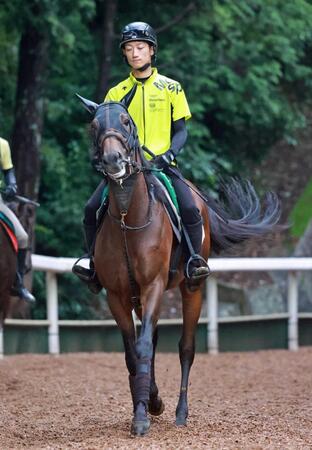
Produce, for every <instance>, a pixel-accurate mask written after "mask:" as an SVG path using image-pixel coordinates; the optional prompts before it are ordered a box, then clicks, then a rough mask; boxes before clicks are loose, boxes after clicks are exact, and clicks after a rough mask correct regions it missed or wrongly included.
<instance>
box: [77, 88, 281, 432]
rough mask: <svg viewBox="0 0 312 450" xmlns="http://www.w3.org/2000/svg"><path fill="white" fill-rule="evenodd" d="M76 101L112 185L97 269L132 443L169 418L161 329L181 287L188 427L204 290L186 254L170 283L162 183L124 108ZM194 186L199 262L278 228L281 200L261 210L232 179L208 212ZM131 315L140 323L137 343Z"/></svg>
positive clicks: (183, 420)
mask: <svg viewBox="0 0 312 450" xmlns="http://www.w3.org/2000/svg"><path fill="white" fill-rule="evenodd" d="M77 95H78V94H77ZM78 97H79V98H80V100H81V101H82V102H83V105H84V107H85V108H86V109H87V110H88V111H89V112H90V113H91V114H92V116H93V120H92V121H91V134H92V136H93V141H94V148H95V153H96V154H97V157H98V163H99V164H100V166H101V170H103V173H104V174H105V176H106V177H107V179H108V186H109V194H108V199H109V202H108V203H109V206H108V210H107V213H106V214H105V215H104V219H103V220H102V222H101V225H100V226H99V228H98V231H97V235H96V239H95V248H94V264H95V269H96V273H97V277H98V279H99V281H100V283H101V284H102V286H103V287H104V288H105V289H106V293H107V301H108V305H109V308H110V310H111V312H112V315H113V317H114V319H115V321H116V323H117V325H118V327H119V329H120V331H121V334H122V338H123V343H124V349H125V362H126V366H127V369H128V372H129V386H130V392H131V397H132V403H133V418H132V422H131V430H130V431H131V434H132V435H135V436H142V435H145V434H146V433H147V432H148V431H149V429H150V418H149V414H151V415H154V416H159V415H160V414H161V413H162V412H163V411H164V402H163V400H162V398H161V397H160V395H159V392H158V387H157V383H156V380H155V351H156V345H157V336H158V333H157V322H158V318H159V314H160V308H161V300H162V296H163V294H164V292H165V290H167V289H171V288H174V287H177V286H179V289H180V292H181V296H182V304H183V326H182V335H181V339H180V341H179V358H180V367H181V382H180V392H179V399H178V403H177V407H176V414H175V415H176V417H175V423H176V425H178V426H183V425H186V424H187V417H188V384H189V375H190V369H191V367H192V364H193V360H194V356H195V330H196V326H197V323H198V319H199V316H200V311H201V304H202V289H201V287H202V283H199V284H198V286H196V287H195V289H194V288H193V289H190V286H189V285H188V280H187V278H186V275H185V272H184V262H185V260H184V256H183V255H182V256H181V258H180V262H179V264H178V266H177V270H176V273H175V274H174V276H173V277H172V278H169V269H170V260H171V254H172V251H174V250H175V249H176V247H177V245H178V240H177V238H176V237H175V235H174V233H173V228H172V225H171V221H170V219H169V216H168V214H167V213H166V210H165V207H164V203H163V199H162V189H160V187H159V184H160V182H159V181H158V179H157V178H156V177H155V176H154V175H153V170H152V164H151V163H149V162H147V161H146V159H145V158H144V156H143V152H142V147H141V146H140V145H139V142H138V136H137V130H136V126H135V124H134V122H133V120H132V118H131V117H130V115H129V113H128V110H127V106H126V105H125V104H123V103H119V102H107V103H101V104H97V103H94V102H92V101H90V100H87V99H84V98H83V97H80V96H79V95H78ZM189 184H190V186H191V187H192V188H193V189H194V191H196V192H197V193H196V192H193V196H194V201H195V202H196V205H197V207H198V209H199V211H200V213H201V216H202V220H203V229H204V233H203V236H204V237H203V242H202V250H201V256H202V257H203V258H204V259H205V260H207V259H208V256H209V255H210V253H211V252H212V251H220V250H223V249H226V248H228V247H230V246H232V245H233V244H235V243H239V242H242V241H244V240H246V239H250V238H252V237H255V236H261V235H263V234H265V233H267V232H270V231H272V230H273V228H274V227H275V225H276V224H277V223H278V221H279V218H280V204H279V200H278V197H277V196H276V195H275V194H274V193H267V194H266V197H265V201H264V202H263V204H261V203H260V200H259V198H258V195H257V193H256V192H255V190H254V188H253V186H252V184H251V183H250V182H249V181H246V182H243V181H241V182H240V181H239V180H235V179H233V180H232V182H231V183H230V184H229V185H228V186H225V187H224V193H225V196H226V197H227V200H228V205H227V206H226V205H225V204H224V203H223V202H221V201H220V202H216V201H212V199H211V205H209V204H208V203H207V201H206V200H205V197H204V196H203V195H200V192H199V191H198V190H196V188H195V186H194V185H192V184H191V183H189ZM233 216H236V218H235V217H234V218H233ZM133 311H135V314H136V316H137V317H138V318H139V320H140V321H141V327H140V332H139V333H138V335H137V336H136V332H135V326H134V320H133Z"/></svg>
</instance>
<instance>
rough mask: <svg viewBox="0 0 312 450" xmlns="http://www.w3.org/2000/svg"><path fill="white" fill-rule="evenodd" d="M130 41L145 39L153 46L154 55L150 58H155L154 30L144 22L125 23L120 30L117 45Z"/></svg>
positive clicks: (155, 42) (155, 38) (121, 46)
mask: <svg viewBox="0 0 312 450" xmlns="http://www.w3.org/2000/svg"><path fill="white" fill-rule="evenodd" d="M131 41H145V42H148V43H149V44H150V45H152V46H153V48H154V55H153V57H152V59H155V58H156V51H157V37H156V33H155V30H154V29H153V28H152V27H151V26H150V25H149V24H148V23H145V22H131V23H129V24H128V25H126V26H125V27H124V28H123V30H122V32H121V39H120V43H119V47H120V48H123V46H124V45H125V44H126V43H127V42H131Z"/></svg>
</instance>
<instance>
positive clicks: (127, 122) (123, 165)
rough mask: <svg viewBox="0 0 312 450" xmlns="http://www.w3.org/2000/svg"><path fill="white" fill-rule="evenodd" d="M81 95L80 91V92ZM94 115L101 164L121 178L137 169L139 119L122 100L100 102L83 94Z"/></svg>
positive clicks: (98, 157)
mask: <svg viewBox="0 0 312 450" xmlns="http://www.w3.org/2000/svg"><path fill="white" fill-rule="evenodd" d="M77 95H78V94H77ZM78 97H79V98H80V100H81V101H82V102H83V105H84V106H85V108H86V109H87V110H88V111H89V112H90V113H91V114H93V115H94V117H93V120H92V122H91V131H92V135H93V142H94V156H95V158H96V160H97V166H98V167H99V168H100V170H101V171H102V172H103V173H104V174H105V175H108V176H109V177H110V178H111V179H113V180H115V181H118V182H121V181H122V180H124V179H125V178H127V177H128V176H129V175H131V174H132V173H134V172H136V171H137V167H138V166H137V162H136V161H135V158H136V151H137V150H138V148H139V141H138V135H137V129H136V126H135V123H134V122H133V120H132V118H131V117H130V115H129V113H128V110H127V108H126V106H125V105H124V104H123V103H119V102H107V103H101V104H99V105H98V104H97V103H94V102H91V101H90V100H87V99H84V98H83V97H80V96H79V95H78Z"/></svg>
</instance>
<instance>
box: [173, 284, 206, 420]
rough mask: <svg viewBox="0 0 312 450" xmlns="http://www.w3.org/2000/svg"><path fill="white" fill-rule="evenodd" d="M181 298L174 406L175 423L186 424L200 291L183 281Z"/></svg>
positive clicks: (200, 299) (200, 297) (200, 298)
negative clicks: (178, 375) (178, 376)
mask: <svg viewBox="0 0 312 450" xmlns="http://www.w3.org/2000/svg"><path fill="white" fill-rule="evenodd" d="M181 294H182V298H183V332H182V337H181V339H180V342H179V356H180V365H181V385H180V395H179V401H178V405H177V408H176V425H186V419H187V416H188V402H187V390H188V382H189V375H190V370H191V367H192V364H193V361H194V356H195V331H196V326H197V323H198V319H199V316H200V310H201V301H202V294H201V291H200V290H198V291H195V292H189V291H188V290H187V289H186V288H185V284H184V282H183V283H182V286H181Z"/></svg>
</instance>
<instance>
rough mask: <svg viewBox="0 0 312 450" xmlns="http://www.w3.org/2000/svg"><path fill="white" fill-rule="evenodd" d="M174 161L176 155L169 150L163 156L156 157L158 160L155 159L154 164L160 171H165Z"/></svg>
mask: <svg viewBox="0 0 312 450" xmlns="http://www.w3.org/2000/svg"><path fill="white" fill-rule="evenodd" d="M173 160H174V154H173V153H172V151H171V150H167V151H166V152H165V153H163V154H162V155H160V156H156V158H155V159H154V164H155V165H156V167H157V168H158V169H165V168H166V167H168V166H170V164H171V163H172V161H173Z"/></svg>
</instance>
